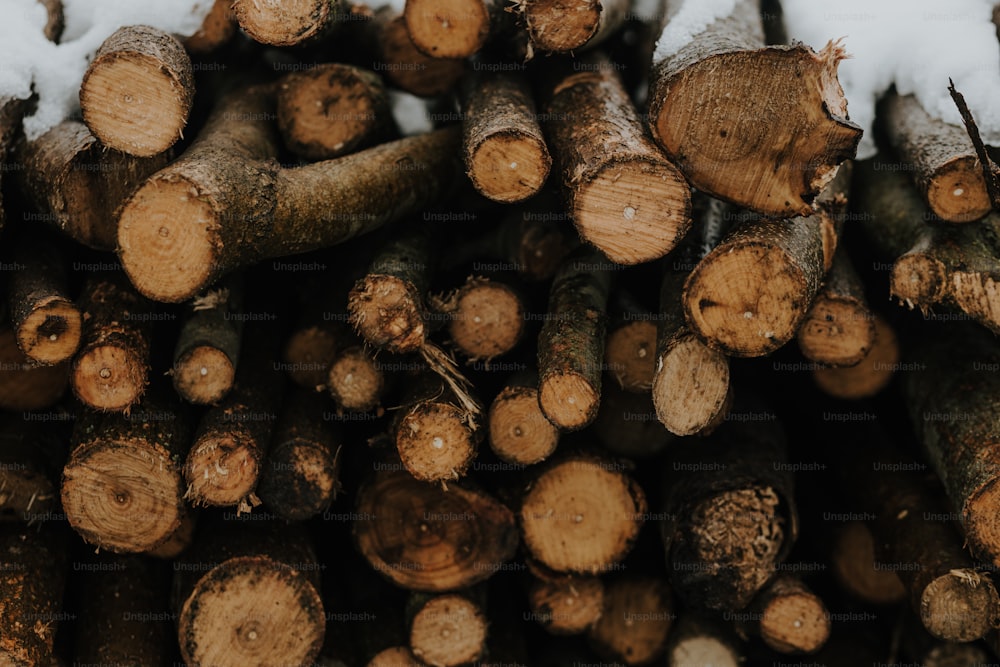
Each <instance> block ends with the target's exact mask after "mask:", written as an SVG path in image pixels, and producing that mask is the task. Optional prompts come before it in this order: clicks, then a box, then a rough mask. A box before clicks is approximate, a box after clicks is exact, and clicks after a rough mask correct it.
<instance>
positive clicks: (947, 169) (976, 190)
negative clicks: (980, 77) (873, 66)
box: [882, 93, 992, 222]
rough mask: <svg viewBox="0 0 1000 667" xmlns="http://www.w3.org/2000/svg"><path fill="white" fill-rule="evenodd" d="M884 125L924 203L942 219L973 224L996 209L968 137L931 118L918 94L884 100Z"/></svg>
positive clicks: (895, 95) (952, 127)
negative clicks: (910, 170)
mask: <svg viewBox="0 0 1000 667" xmlns="http://www.w3.org/2000/svg"><path fill="white" fill-rule="evenodd" d="M883 105H884V106H883V113H884V116H883V123H882V125H883V127H884V128H885V130H886V133H887V134H888V136H889V140H890V142H892V146H893V148H895V149H896V152H897V153H898V155H899V158H900V160H901V162H903V163H905V164H907V165H912V168H913V173H912V178H913V180H914V182H915V183H916V185H917V187H918V188H919V189H920V194H921V195H923V197H924V201H926V202H927V205H928V206H930V209H931V210H932V211H934V214H935V215H937V216H938V217H940V218H941V219H942V220H947V221H949V222H971V221H973V220H978V219H979V218H981V217H983V216H984V215H986V214H987V213H989V212H990V210H991V209H992V205H991V204H990V195H989V193H988V192H987V190H986V183H985V181H984V180H983V171H982V168H981V167H980V164H979V159H978V158H977V156H976V151H975V149H974V148H973V146H972V145H971V142H970V141H969V136H968V135H967V134H966V133H965V132H963V131H962V130H961V128H959V127H957V126H955V125H951V124H950V123H946V122H944V121H943V120H940V119H938V118H933V117H931V115H930V114H928V113H927V112H926V111H925V110H924V108H923V107H922V106H921V105H920V102H919V101H918V100H917V98H915V97H914V96H913V95H906V96H901V95H898V94H895V93H893V94H891V95H889V96H887V98H886V100H885V101H884V102H883Z"/></svg>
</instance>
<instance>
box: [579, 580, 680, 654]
mask: <svg viewBox="0 0 1000 667" xmlns="http://www.w3.org/2000/svg"><path fill="white" fill-rule="evenodd" d="M603 601H604V605H603V609H602V611H601V617H600V618H599V619H597V623H595V624H594V625H593V626H591V628H590V629H589V630H588V631H587V638H588V639H589V640H590V644H591V645H592V646H593V647H594V648H595V649H596V650H597V652H598V653H600V654H601V655H603V656H605V657H607V658H608V659H610V660H614V661H616V662H617V661H621V662H623V663H625V664H626V665H644V664H647V663H650V662H652V661H653V660H655V659H656V658H658V657H660V655H661V654H662V653H663V651H664V650H665V649H666V645H667V638H668V636H669V633H670V628H671V626H672V625H673V622H674V616H675V615H674V602H673V595H672V594H671V592H670V588H669V587H668V586H667V582H666V581H665V580H663V579H660V578H658V577H651V576H641V575H639V576H637V575H630V576H621V577H615V578H612V579H610V580H609V581H608V582H607V584H606V585H605V587H604V600H603Z"/></svg>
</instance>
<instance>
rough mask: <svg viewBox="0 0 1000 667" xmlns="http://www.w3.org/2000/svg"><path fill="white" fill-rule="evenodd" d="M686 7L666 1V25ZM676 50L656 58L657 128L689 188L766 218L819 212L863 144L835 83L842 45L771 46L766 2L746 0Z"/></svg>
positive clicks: (664, 49)
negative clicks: (819, 198) (763, 10)
mask: <svg viewBox="0 0 1000 667" xmlns="http://www.w3.org/2000/svg"><path fill="white" fill-rule="evenodd" d="M681 5H682V3H670V4H669V5H668V10H669V15H668V17H667V18H668V21H669V19H670V18H671V16H672V14H673V13H674V12H676V11H677V10H678V9H679V8H680V6H681ZM666 30H669V24H667V28H666ZM665 34H666V31H665ZM671 46H674V45H668V44H663V43H662V41H661V43H660V44H658V47H659V48H658V49H657V51H656V52H655V53H654V55H653V66H652V72H651V77H650V89H649V111H650V115H649V127H650V130H651V131H652V134H653V138H654V139H655V140H656V141H657V143H659V144H660V146H662V147H663V149H664V150H665V151H666V152H667V154H668V155H669V156H670V157H671V159H673V160H674V161H675V162H676V164H677V165H678V167H680V169H681V171H683V172H684V175H685V176H686V177H687V179H688V180H689V181H690V183H691V185H693V186H694V187H696V188H698V189H699V190H701V191H703V192H706V193H708V194H711V195H713V196H715V197H718V198H720V199H724V200H726V201H730V202H733V203H735V204H738V205H740V206H745V207H747V208H750V209H752V210H755V211H759V212H760V213H763V214H766V215H772V216H794V215H809V214H810V213H812V200H813V198H814V197H815V196H816V195H817V194H819V192H820V191H821V190H822V189H823V187H824V186H825V185H826V183H827V182H828V181H829V180H830V179H831V178H833V175H834V169H835V167H836V166H837V165H838V164H840V163H841V162H843V161H844V160H847V159H850V158H852V157H854V154H855V151H856V150H857V146H858V142H859V141H860V140H861V128H860V127H858V126H857V125H856V124H854V123H852V122H850V121H849V120H846V117H847V100H846V99H845V98H844V93H843V90H842V89H841V87H840V84H839V82H838V81H837V65H838V63H839V62H840V60H841V59H843V58H844V57H845V54H844V51H843V49H842V48H841V47H840V45H839V43H830V44H827V46H826V47H824V48H823V50H822V51H820V52H819V53H816V52H814V51H813V50H812V49H810V48H809V47H807V46H805V45H802V44H797V45H794V46H767V47H765V46H764V31H763V26H762V24H761V15H760V0H738V2H737V3H736V5H735V8H734V9H733V12H732V14H730V15H729V16H726V17H723V18H720V19H718V20H717V21H715V22H714V23H712V24H711V25H709V26H708V27H707V28H706V29H705V30H704V31H703V32H701V33H699V34H698V35H697V36H696V37H695V38H694V39H692V40H691V41H689V42H687V43H686V44H684V45H682V46H680V48H676V49H671V48H670V47H671Z"/></svg>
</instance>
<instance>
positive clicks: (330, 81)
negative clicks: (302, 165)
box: [277, 63, 395, 161]
mask: <svg viewBox="0 0 1000 667" xmlns="http://www.w3.org/2000/svg"><path fill="white" fill-rule="evenodd" d="M277 115H278V131H279V132H281V138H282V140H283V141H284V144H285V146H286V147H287V148H288V149H289V150H291V151H292V152H293V153H295V154H296V155H298V156H300V157H303V158H305V159H307V160H312V161H315V160H329V159H332V158H336V157H340V156H341V155H348V154H350V153H353V152H355V151H357V150H359V149H362V148H367V147H369V146H372V145H375V144H378V143H380V142H382V141H385V140H387V139H389V138H390V137H391V136H392V135H393V134H394V133H395V123H394V121H393V118H392V110H391V109H390V107H389V93H388V91H387V90H386V88H385V85H384V84H383V83H382V79H381V78H380V77H379V76H378V74H376V73H374V72H371V71H369V70H364V69H361V68H360V67H354V66H352V65H343V64H340V63H322V64H320V65H317V66H316V67H314V68H312V69H309V70H306V71H304V72H294V73H292V74H289V75H288V76H286V77H285V78H283V79H282V80H281V82H280V83H279V85H278V95H277Z"/></svg>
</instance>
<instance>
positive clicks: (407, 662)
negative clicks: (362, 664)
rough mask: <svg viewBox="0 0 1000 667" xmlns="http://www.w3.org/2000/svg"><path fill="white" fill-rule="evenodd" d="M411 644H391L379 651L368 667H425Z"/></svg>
mask: <svg viewBox="0 0 1000 667" xmlns="http://www.w3.org/2000/svg"><path fill="white" fill-rule="evenodd" d="M423 665H424V663H422V662H420V661H419V660H418V659H417V656H415V655H413V651H411V650H410V647H409V646H391V647H389V648H387V649H384V650H382V651H379V652H378V653H377V654H376V655H375V657H373V658H372V659H371V660H369V661H368V664H367V666H366V667H423Z"/></svg>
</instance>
